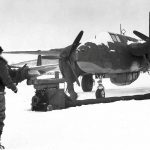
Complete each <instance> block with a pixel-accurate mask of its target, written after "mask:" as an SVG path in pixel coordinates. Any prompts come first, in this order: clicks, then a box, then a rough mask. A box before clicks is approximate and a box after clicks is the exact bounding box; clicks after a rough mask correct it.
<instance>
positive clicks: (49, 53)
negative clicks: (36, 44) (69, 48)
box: [3, 48, 62, 59]
mask: <svg viewBox="0 0 150 150" xmlns="http://www.w3.org/2000/svg"><path fill="white" fill-rule="evenodd" d="M61 51H62V49H61V48H60V49H51V50H37V51H6V52H3V53H5V54H34V55H42V56H49V58H52V59H59V55H60V53H61Z"/></svg>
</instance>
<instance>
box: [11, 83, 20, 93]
mask: <svg viewBox="0 0 150 150" xmlns="http://www.w3.org/2000/svg"><path fill="white" fill-rule="evenodd" d="M11 90H12V91H13V92H14V93H17V91H18V88H17V87H16V84H14V83H13V84H12V86H11Z"/></svg>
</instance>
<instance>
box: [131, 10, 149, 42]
mask: <svg viewBox="0 0 150 150" xmlns="http://www.w3.org/2000/svg"><path fill="white" fill-rule="evenodd" d="M133 33H134V34H135V35H136V36H137V37H139V38H141V39H142V40H144V41H146V42H148V43H149V42H150V12H149V37H148V36H146V35H144V34H143V33H141V32H139V31H136V30H134V31H133Z"/></svg>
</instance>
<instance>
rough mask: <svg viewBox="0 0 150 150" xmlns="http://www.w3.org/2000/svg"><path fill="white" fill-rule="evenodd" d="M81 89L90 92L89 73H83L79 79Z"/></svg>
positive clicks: (91, 77)
mask: <svg viewBox="0 0 150 150" xmlns="http://www.w3.org/2000/svg"><path fill="white" fill-rule="evenodd" d="M81 86H82V90H83V91H84V92H91V91H92V88H93V76H92V75H91V74H87V75H84V76H83V77H82V81H81Z"/></svg>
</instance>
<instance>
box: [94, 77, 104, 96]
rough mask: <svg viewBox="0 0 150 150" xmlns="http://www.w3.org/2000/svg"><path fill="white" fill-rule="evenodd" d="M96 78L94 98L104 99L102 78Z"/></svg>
mask: <svg viewBox="0 0 150 150" xmlns="http://www.w3.org/2000/svg"><path fill="white" fill-rule="evenodd" d="M98 78H99V80H98V87H97V90H96V92H95V96H96V98H105V88H104V86H103V84H102V76H99V77H98Z"/></svg>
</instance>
